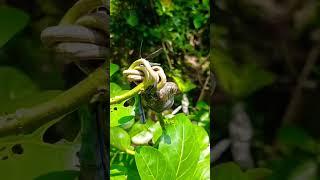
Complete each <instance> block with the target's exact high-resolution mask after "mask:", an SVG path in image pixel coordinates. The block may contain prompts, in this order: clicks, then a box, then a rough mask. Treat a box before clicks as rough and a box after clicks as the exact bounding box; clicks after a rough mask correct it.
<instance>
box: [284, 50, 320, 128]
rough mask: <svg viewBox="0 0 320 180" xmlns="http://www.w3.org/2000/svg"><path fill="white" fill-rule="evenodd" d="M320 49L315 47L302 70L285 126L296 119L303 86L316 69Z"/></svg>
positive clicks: (288, 109) (286, 115)
mask: <svg viewBox="0 0 320 180" xmlns="http://www.w3.org/2000/svg"><path fill="white" fill-rule="evenodd" d="M319 48H320V46H319V45H316V46H314V47H313V48H312V50H311V51H310V53H309V55H308V58H307V60H306V63H305V65H304V67H303V69H302V72H301V73H300V76H299V78H298V81H297V85H296V87H295V88H294V91H293V93H292V96H291V100H290V102H289V105H288V107H287V110H286V112H285V115H284V117H283V121H282V123H283V124H288V123H292V122H293V121H295V119H296V116H297V112H298V108H299V105H300V102H301V100H302V97H303V84H304V82H305V81H306V80H307V78H308V76H309V74H310V73H311V71H312V68H313V67H314V65H315V64H316V62H317V60H318V56H319V52H320V51H319Z"/></svg>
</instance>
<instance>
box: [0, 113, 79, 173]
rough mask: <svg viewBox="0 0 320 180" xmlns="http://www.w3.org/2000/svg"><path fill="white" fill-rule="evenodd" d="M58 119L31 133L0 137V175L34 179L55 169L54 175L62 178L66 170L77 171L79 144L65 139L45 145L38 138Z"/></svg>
mask: <svg viewBox="0 0 320 180" xmlns="http://www.w3.org/2000/svg"><path fill="white" fill-rule="evenodd" d="M62 118H63V117H61V118H59V119H56V120H53V121H51V122H49V123H47V124H45V125H43V126H42V127H40V128H39V129H38V130H36V131H34V132H33V133H32V134H27V135H18V136H8V137H3V138H1V139H0V149H1V151H0V159H1V160H0V169H1V177H2V178H3V179H35V178H40V177H41V176H47V177H52V176H53V175H54V174H51V175H50V174H49V173H53V172H57V173H58V172H59V173H58V174H55V175H61V176H62V177H63V176H64V175H66V176H67V175H68V174H69V173H67V172H70V171H72V170H75V171H78V170H79V168H78V165H79V164H78V161H79V159H78V157H77V152H78V151H79V150H80V144H78V143H77V142H68V141H60V142H58V143H56V144H49V143H45V142H43V141H42V139H43V134H44V133H45V131H46V130H47V129H48V128H49V127H50V126H52V125H53V124H54V123H56V122H58V121H59V120H61V119H62ZM34 162H41V163H34ZM30 164H33V165H32V166H30ZM63 171H65V173H63ZM12 172H14V173H12ZM74 173H76V172H73V173H71V175H70V174H69V175H70V176H72V177H74V176H73V175H75V174H74ZM39 175H41V176H40V177H39Z"/></svg>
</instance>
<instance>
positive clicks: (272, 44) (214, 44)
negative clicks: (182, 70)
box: [210, 0, 320, 180]
mask: <svg viewBox="0 0 320 180" xmlns="http://www.w3.org/2000/svg"><path fill="white" fill-rule="evenodd" d="M319 5H320V4H319V2H318V1H313V0H308V1H295V0H283V1H273V0H271V1H255V0H241V1H233V0H225V1H216V2H215V6H214V8H213V12H212V13H213V15H212V19H211V35H210V37H211V39H210V40H211V53H210V55H211V57H210V58H211V65H212V66H213V71H214V73H215V75H216V78H217V89H216V91H215V93H214V96H213V109H214V117H213V118H214V132H213V138H214V142H215V143H214V144H213V154H211V156H212V158H213V159H214V163H213V164H214V169H213V173H214V174H215V176H214V177H216V179H230V177H231V176H233V177H237V178H235V179H248V174H255V175H256V178H254V179H258V178H260V179H272V180H274V179H290V180H291V179H308V180H313V179H319V177H320V176H319V153H320V149H319V147H320V146H319V145H320V144H319V137H320V134H319V107H320V106H319V98H320V96H319V93H318V92H319V78H320V77H319V67H320V66H319V65H320V64H319V63H318V62H317V60H318V59H319V18H320V16H319V15H320V14H319V12H320V11H319V10H320V9H319V7H320V6H319ZM230 161H233V162H235V163H227V164H223V163H226V162H230ZM240 167H241V169H242V170H240ZM257 167H258V168H263V169H254V170H252V168H257ZM230 171H232V172H233V173H230ZM231 174H233V175H231ZM249 179H250V178H249Z"/></svg>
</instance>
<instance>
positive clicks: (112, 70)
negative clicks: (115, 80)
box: [110, 63, 120, 77]
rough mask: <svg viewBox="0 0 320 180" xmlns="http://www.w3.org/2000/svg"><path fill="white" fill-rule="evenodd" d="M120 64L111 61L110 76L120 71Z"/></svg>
mask: <svg viewBox="0 0 320 180" xmlns="http://www.w3.org/2000/svg"><path fill="white" fill-rule="evenodd" d="M119 69H120V68H119V66H118V65H116V64H113V63H110V77H111V76H112V75H114V74H115V73H116V72H117V71H119Z"/></svg>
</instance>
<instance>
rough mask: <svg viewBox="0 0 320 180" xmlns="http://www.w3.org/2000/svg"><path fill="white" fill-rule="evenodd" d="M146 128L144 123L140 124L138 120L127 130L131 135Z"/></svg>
mask: <svg viewBox="0 0 320 180" xmlns="http://www.w3.org/2000/svg"><path fill="white" fill-rule="evenodd" d="M147 129H148V128H147V127H146V125H145V124H141V122H140V121H138V122H136V123H135V124H134V125H133V126H132V127H131V129H130V130H129V135H130V136H131V137H133V136H135V135H136V134H138V133H140V132H142V131H144V130H147Z"/></svg>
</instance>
